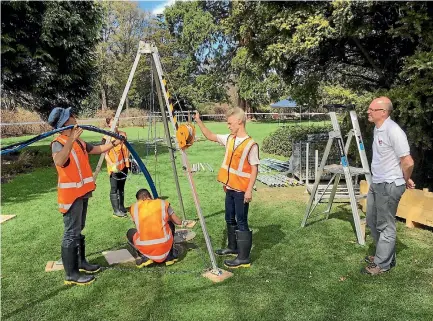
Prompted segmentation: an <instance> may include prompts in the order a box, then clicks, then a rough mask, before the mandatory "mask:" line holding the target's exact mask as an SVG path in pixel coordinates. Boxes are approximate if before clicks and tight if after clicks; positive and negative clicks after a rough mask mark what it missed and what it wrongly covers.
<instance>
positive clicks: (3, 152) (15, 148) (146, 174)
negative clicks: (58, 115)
mask: <svg viewBox="0 0 433 321" xmlns="http://www.w3.org/2000/svg"><path fill="white" fill-rule="evenodd" d="M78 127H80V128H82V129H84V130H88V131H92V132H96V133H100V134H104V135H108V136H111V137H114V138H116V139H120V140H121V141H123V143H124V144H125V146H126V148H127V149H128V150H129V152H130V153H131V155H132V156H133V157H134V159H135V161H136V162H137V164H138V166H139V167H140V169H141V171H142V172H143V175H144V177H145V178H146V180H147V183H148V184H149V187H150V189H151V191H152V195H153V198H158V197H159V196H158V192H157V190H156V188H155V184H154V182H153V180H152V177H151V176H150V173H149V171H148V170H147V168H146V165H144V163H143V161H142V160H141V158H140V156H138V154H137V152H136V151H135V149H134V148H133V147H132V146H131V144H130V143H129V142H128V141H127V140H126V138H125V137H123V136H122V135H119V134H117V133H114V132H110V131H107V130H104V129H101V128H98V127H95V126H91V125H78ZM72 128H74V125H69V126H66V127H62V128H58V129H53V130H51V131H48V132H45V133H43V134H40V135H38V136H36V137H33V138H30V139H28V140H26V141H23V142H20V143H15V144H12V145H9V146H5V147H2V148H1V153H0V155H6V154H9V153H13V152H18V151H20V150H21V149H23V148H25V147H27V146H29V145H31V144H33V143H35V142H37V141H39V140H41V139H44V138H47V137H49V136H51V135H53V134H56V133H59V132H62V131H64V130H68V129H72Z"/></svg>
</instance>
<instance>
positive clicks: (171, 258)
mask: <svg viewBox="0 0 433 321" xmlns="http://www.w3.org/2000/svg"><path fill="white" fill-rule="evenodd" d="M177 261H178V253H177V250H176V249H175V248H174V247H172V248H171V250H170V253H168V256H167V258H166V259H165V265H166V266H170V265H173V264H174V263H176V262H177Z"/></svg>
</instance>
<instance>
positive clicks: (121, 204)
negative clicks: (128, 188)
mask: <svg viewBox="0 0 433 321" xmlns="http://www.w3.org/2000/svg"><path fill="white" fill-rule="evenodd" d="M118 193H119V211H120V212H122V213H124V214H128V211H127V210H126V208H125V204H124V203H125V192H124V191H118Z"/></svg>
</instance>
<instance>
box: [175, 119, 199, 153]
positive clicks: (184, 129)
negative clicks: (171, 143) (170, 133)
mask: <svg viewBox="0 0 433 321" xmlns="http://www.w3.org/2000/svg"><path fill="white" fill-rule="evenodd" d="M176 138H177V141H178V142H179V147H180V148H181V149H186V148H188V147H190V146H191V145H192V144H194V139H195V127H194V125H193V124H191V123H188V124H182V125H179V128H178V129H177V132H176Z"/></svg>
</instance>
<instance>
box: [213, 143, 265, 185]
mask: <svg viewBox="0 0 433 321" xmlns="http://www.w3.org/2000/svg"><path fill="white" fill-rule="evenodd" d="M235 140H236V137H235V136H233V135H230V136H229V137H228V139H227V144H226V154H225V156H224V161H223V163H222V165H221V168H220V170H219V172H218V178H217V180H218V181H219V182H221V183H223V184H224V185H225V186H227V187H230V188H232V189H234V190H237V191H240V192H246V190H247V188H248V184H249V182H250V177H251V165H250V163H249V161H248V154H249V153H250V150H251V147H253V145H254V144H256V142H254V140H253V139H252V138H251V137H248V138H246V139H245V140H244V141H243V142H242V143H240V144H239V146H238V147H236V148H235Z"/></svg>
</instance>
